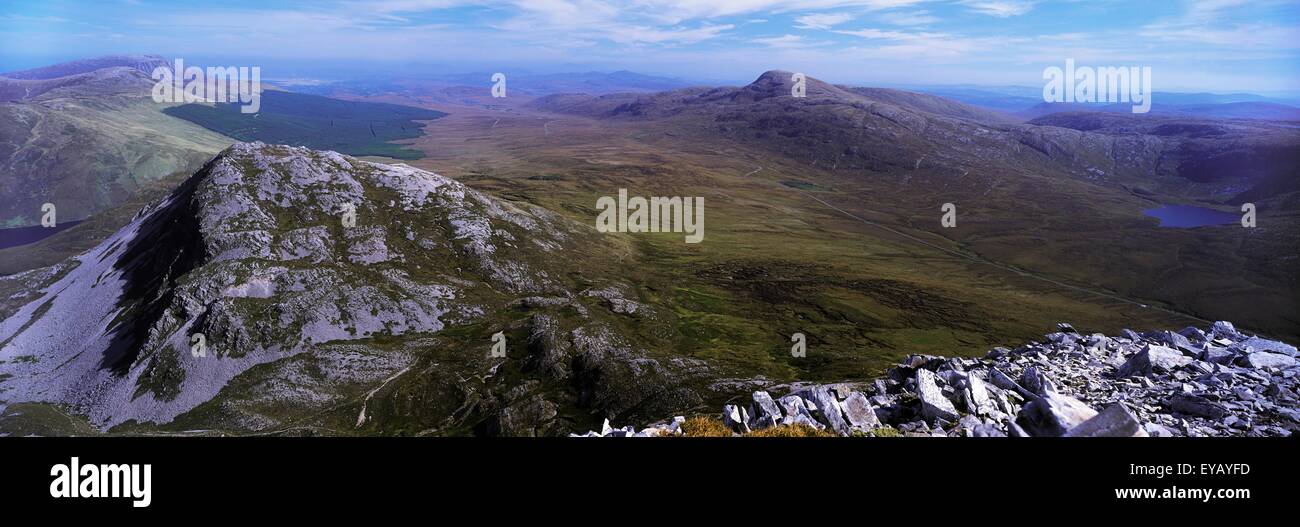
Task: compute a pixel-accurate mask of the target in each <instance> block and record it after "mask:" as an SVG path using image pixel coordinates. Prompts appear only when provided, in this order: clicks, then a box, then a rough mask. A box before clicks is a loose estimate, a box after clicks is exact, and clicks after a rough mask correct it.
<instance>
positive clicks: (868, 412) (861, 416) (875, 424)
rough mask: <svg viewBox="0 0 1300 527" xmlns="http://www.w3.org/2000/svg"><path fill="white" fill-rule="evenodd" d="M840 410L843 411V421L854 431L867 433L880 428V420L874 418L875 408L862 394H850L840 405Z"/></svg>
mask: <svg viewBox="0 0 1300 527" xmlns="http://www.w3.org/2000/svg"><path fill="white" fill-rule="evenodd" d="M840 409H841V410H843V411H844V419H845V420H846V421H848V423H849V427H851V428H852V429H854V430H859V431H862V432H868V431H871V430H874V429H876V428H880V419H878V418H877V417H876V410H875V408H872V407H871V403H870V402H869V401H867V396H865V395H863V394H862V392H852V393H850V394H849V396H848V398H846V399H844V401H843V402H841V403H840Z"/></svg>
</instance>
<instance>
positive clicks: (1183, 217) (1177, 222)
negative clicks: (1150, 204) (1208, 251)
mask: <svg viewBox="0 0 1300 527" xmlns="http://www.w3.org/2000/svg"><path fill="white" fill-rule="evenodd" d="M1142 213H1143V214H1146V215H1147V216H1151V217H1152V218H1156V219H1159V220H1160V226H1161V227H1173V228H1187V227H1200V226H1203V225H1226V224H1229V223H1237V222H1238V221H1241V215H1240V214H1236V213H1232V212H1223V211H1220V210H1214V209H1207V208H1204V207H1194V206H1191V205H1163V206H1161V207H1159V208H1154V209H1146V210H1144V211H1142Z"/></svg>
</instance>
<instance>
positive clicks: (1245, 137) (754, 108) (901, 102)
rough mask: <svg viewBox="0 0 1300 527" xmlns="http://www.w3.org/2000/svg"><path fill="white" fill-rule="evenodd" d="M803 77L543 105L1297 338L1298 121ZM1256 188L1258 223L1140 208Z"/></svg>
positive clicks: (1152, 297) (1109, 289)
mask: <svg viewBox="0 0 1300 527" xmlns="http://www.w3.org/2000/svg"><path fill="white" fill-rule="evenodd" d="M790 78H791V74H790V73H789V72H781V71H771V72H767V73H764V74H763V75H761V76H760V77H759V78H758V79H756V80H755V81H754V82H753V83H751V84H749V85H747V86H743V87H724V88H712V89H699V88H696V89H687V90H678V91H672V92H665V93H659V94H652V95H636V94H615V95H607V96H602V97H593V96H583V95H556V96H551V97H544V98H540V99H538V100H536V101H533V102H532V103H531V107H532V108H535V109H538V110H541V111H547V112H552V113H556V114H563V115H571V116H581V117H582V118H584V119H590V120H596V121H599V122H608V123H622V124H625V125H626V126H627V127H629V128H637V129H639V130H643V131H642V132H640V133H639V134H638V136H637V138H638V140H640V141H643V142H645V143H649V144H651V145H652V146H653V147H655V148H659V149H662V150H668V151H673V150H676V151H680V152H691V153H702V152H707V153H709V154H713V155H715V156H716V157H717V159H718V160H719V161H721V160H723V159H735V158H743V159H745V160H746V163H745V164H748V165H749V166H750V167H753V168H754V169H755V170H756V171H755V172H753V174H756V175H755V176H754V177H755V178H757V179H762V178H764V176H765V175H770V176H768V177H770V178H773V179H775V181H776V182H778V183H780V184H781V185H783V186H784V187H787V188H786V189H776V190H779V191H781V192H785V193H790V192H794V190H790V189H796V190H797V191H799V192H802V193H804V194H806V195H808V196H812V197H815V198H816V199H819V200H821V201H822V202H824V203H828V204H830V205H831V206H834V207H837V208H838V209H840V210H842V211H846V212H847V213H849V214H853V215H854V216H856V217H858V218H864V219H868V220H870V221H871V222H875V223H878V224H881V225H887V226H889V227H890V228H893V229H900V230H902V231H904V232H908V233H916V234H917V235H918V236H919V237H920V238H923V239H926V240H940V245H941V246H943V247H944V248H946V249H951V252H949V253H948V254H950V255H951V254H964V255H974V256H973V257H975V258H977V259H981V260H985V261H992V262H997V263H998V264H1002V265H1004V266H1005V267H1004V270H1007V272H1009V273H1013V274H1019V273H1022V272H1030V273H1033V274H1036V275H1039V276H1043V277H1045V278H1048V280H1050V281H1056V282H1059V283H1065V284H1069V285H1068V286H1060V287H1062V288H1067V289H1068V288H1070V286H1077V287H1078V288H1082V289H1086V290H1091V291H1094V292H1102V293H1100V295H1099V296H1108V295H1112V296H1119V297H1122V298H1123V299H1125V300H1127V301H1129V302H1130V303H1132V304H1134V305H1138V306H1140V307H1142V308H1144V309H1145V308H1146V307H1147V306H1148V305H1162V306H1163V307H1170V308H1172V309H1173V310H1175V311H1177V312H1179V313H1183V314H1189V315H1192V316H1193V317H1195V318H1197V319H1200V320H1207V319H1208V320H1213V319H1235V320H1236V321H1237V322H1239V323H1241V324H1243V326H1245V327H1248V328H1251V329H1254V330H1256V331H1259V332H1261V333H1265V334H1269V335H1273V336H1277V337H1283V338H1290V337H1292V336H1294V335H1296V333H1295V332H1296V328H1297V320H1300V307H1297V306H1296V304H1295V302H1294V297H1295V295H1296V294H1297V291H1300V282H1297V281H1296V280H1295V278H1294V277H1295V276H1297V275H1300V267H1297V266H1300V261H1297V260H1296V259H1295V258H1292V257H1289V256H1286V255H1290V254H1294V253H1295V251H1296V250H1297V248H1298V247H1300V229H1297V222H1296V220H1297V217H1300V193H1297V192H1296V191H1295V189H1296V186H1295V185H1296V181H1297V174H1296V173H1295V168H1294V167H1295V166H1297V165H1296V163H1294V162H1293V161H1294V160H1293V158H1294V157H1295V155H1296V152H1300V133H1297V131H1296V130H1295V129H1294V128H1288V127H1287V126H1285V125H1282V124H1276V123H1259V122H1248V123H1242V122H1235V121H1216V122H1208V121H1196V120H1186V119H1184V120H1182V121H1179V122H1182V123H1184V124H1189V125H1190V126H1183V125H1181V124H1178V122H1172V121H1167V120H1164V118H1153V119H1151V120H1139V121H1135V123H1136V124H1131V125H1128V126H1129V128H1123V127H1120V128H1111V125H1110V124H1105V125H1102V126H1100V127H1097V126H1092V125H1091V124H1084V122H1086V120H1090V119H1094V117H1091V116H1087V117H1086V119H1085V121H1081V122H1078V123H1076V122H1075V120H1072V119H1069V118H1067V116H1057V117H1053V118H1044V120H1043V121H1041V122H1035V123H1015V122H1008V121H1007V120H1005V119H1001V118H998V117H997V116H996V114H990V113H989V112H986V111H982V110H979V109H976V108H973V107H968V106H966V105H962V104H960V103H955V102H950V101H949V102H943V101H942V100H941V99H939V98H936V97H932V96H924V95H915V94H907V93H906V92H896V91H892V90H873V89H856V88H847V87H841V86H834V85H830V84H827V83H824V82H821V81H818V80H816V79H813V78H808V79H807V96H806V97H804V98H796V97H792V96H791V80H790ZM1121 117H1122V116H1114V115H1105V114H1102V115H1099V116H1097V117H1096V119H1100V120H1106V121H1107V122H1109V120H1111V119H1120V118H1121ZM1167 125H1172V126H1167ZM1203 130H1209V131H1210V132H1211V133H1213V134H1217V135H1213V136H1201V135H1199V134H1200V131H1203ZM1220 131H1222V134H1220V133H1219V132H1220ZM741 173H743V172H741ZM776 178H779V179H776ZM749 188H753V189H754V191H755V192H764V193H768V194H771V193H772V189H768V188H758V187H753V186H751V187H749ZM812 197H809V198H805V200H811V199H812ZM759 199H769V198H768V197H763V198H759ZM1245 199H1251V200H1255V202H1256V204H1257V205H1258V206H1259V218H1260V220H1259V221H1258V222H1257V226H1256V228H1253V229H1244V228H1241V227H1240V226H1238V225H1221V226H1220V225H1207V226H1201V227H1197V228H1189V229H1171V228H1161V227H1159V226H1158V223H1157V222H1156V221H1155V220H1154V219H1153V218H1151V217H1148V216H1147V215H1145V214H1144V211H1146V210H1148V209H1153V208H1156V207H1159V206H1161V205H1165V204H1171V203H1172V204H1191V205H1199V206H1205V207H1211V208H1214V209H1216V210H1219V211H1221V212H1225V213H1229V214H1240V209H1239V207H1238V206H1237V205H1236V203H1235V202H1237V201H1242V200H1245ZM945 203H951V204H954V206H955V209H956V211H957V217H958V218H959V219H958V221H957V225H956V227H954V228H943V227H941V225H940V222H939V218H940V213H939V211H940V210H941V206H942V205H943V204H945ZM977 279H978V278H974V277H969V280H977ZM1058 285H1059V284H1058ZM1094 294H1096V293H1094ZM1114 329H1119V328H1114Z"/></svg>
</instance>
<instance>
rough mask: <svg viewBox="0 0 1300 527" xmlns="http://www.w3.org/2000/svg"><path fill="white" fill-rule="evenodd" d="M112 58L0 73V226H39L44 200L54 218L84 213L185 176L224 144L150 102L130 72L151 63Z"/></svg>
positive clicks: (138, 75) (144, 84) (145, 80)
mask: <svg viewBox="0 0 1300 527" xmlns="http://www.w3.org/2000/svg"><path fill="white" fill-rule="evenodd" d="M121 62H122V61H120V60H108V61H81V62H78V63H71V64H68V65H59V66H51V67H49V68H41V69H40V70H31V71H29V72H20V74H18V75H20V77H22V79H20V80H15V79H10V78H4V77H0V138H2V139H0V185H2V186H3V187H4V188H5V189H6V190H5V193H4V197H3V198H0V226H6V227H17V226H25V225H34V224H37V223H39V221H40V218H41V206H42V204H44V203H52V204H54V205H55V206H56V207H57V211H58V219H59V221H61V222H66V221H73V220H80V219H84V218H87V217H89V216H91V215H93V214H95V213H97V212H100V211H102V210H105V209H107V208H110V207H112V206H114V205H116V204H118V203H122V202H124V201H126V200H127V199H128V198H129V197H130V196H132V195H133V194H134V193H135V192H136V191H137V190H138V189H139V188H140V187H142V186H144V185H147V184H148V183H149V182H152V181H156V180H159V179H161V178H165V177H167V176H171V175H175V174H178V173H184V174H189V173H192V172H193V171H194V170H196V169H197V168H198V167H199V166H201V165H202V163H203V161H204V160H206V159H207V158H209V157H211V155H212V154H213V153H215V152H217V151H219V150H220V149H221V148H224V147H225V146H228V145H229V144H230V143H231V141H230V140H229V139H227V138H225V137H224V136H221V135H219V134H216V133H213V132H210V131H208V130H204V129H203V128H201V127H198V126H195V125H193V124H190V123H187V122H185V121H183V120H181V119H176V118H173V117H169V116H167V115H164V114H163V113H162V110H163V109H164V108H166V107H167V105H164V104H158V103H155V102H153V100H152V98H151V97H150V89H151V87H152V86H153V80H152V79H150V77H149V75H148V74H147V73H144V72H143V71H141V69H139V68H144V67H148V66H149V65H150V64H153V62H152V60H142V61H141V62H139V64H137V66H138V67H129V66H122V65H120V63H121ZM104 64H110V67H107V68H100V69H91V68H95V67H98V66H102V65H104ZM88 69H90V71H87V70H88ZM63 74H66V75H64V76H59V77H51V76H52V75H63Z"/></svg>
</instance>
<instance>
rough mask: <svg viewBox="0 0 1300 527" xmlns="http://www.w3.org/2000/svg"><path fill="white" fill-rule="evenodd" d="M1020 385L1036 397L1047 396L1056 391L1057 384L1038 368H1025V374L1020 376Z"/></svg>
mask: <svg viewBox="0 0 1300 527" xmlns="http://www.w3.org/2000/svg"><path fill="white" fill-rule="evenodd" d="M1020 385H1021V386H1024V387H1025V389H1027V390H1029V391H1030V392H1032V393H1034V394H1035V395H1046V394H1047V393H1048V392H1055V391H1056V384H1055V383H1053V382H1052V379H1050V378H1048V377H1047V375H1046V374H1044V373H1043V371H1042V370H1040V369H1038V366H1030V367H1028V368H1025V371H1024V373H1022V374H1021V375H1020Z"/></svg>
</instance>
